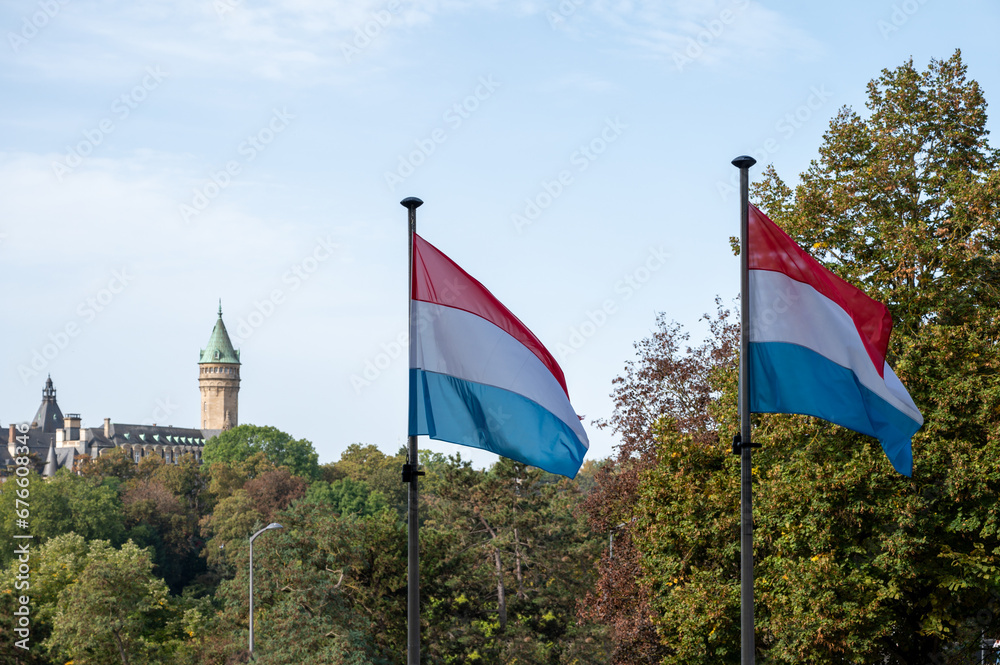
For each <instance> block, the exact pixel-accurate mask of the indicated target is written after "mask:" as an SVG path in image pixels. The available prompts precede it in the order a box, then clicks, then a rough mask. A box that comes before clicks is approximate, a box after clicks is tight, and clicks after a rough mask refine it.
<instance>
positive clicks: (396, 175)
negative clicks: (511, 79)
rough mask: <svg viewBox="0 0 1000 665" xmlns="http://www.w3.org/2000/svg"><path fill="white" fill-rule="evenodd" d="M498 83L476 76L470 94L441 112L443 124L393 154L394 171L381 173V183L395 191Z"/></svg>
mask: <svg viewBox="0 0 1000 665" xmlns="http://www.w3.org/2000/svg"><path fill="white" fill-rule="evenodd" d="M499 87H500V84H499V83H498V82H496V81H494V80H493V75H492V74H489V75H486V76H480V77H479V81H478V85H477V86H476V87H475V88H474V89H473V90H472V92H471V93H469V94H468V95H466V96H465V97H464V98H463V99H461V100H460V101H457V102H455V103H454V104H452V105H451V106H450V107H448V109H447V110H445V112H444V113H443V114H442V115H441V119H442V120H443V121H444V123H445V125H446V127H438V128H437V129H434V130H432V131H431V132H430V133H429V134H428V135H427V136H426V137H424V138H420V139H415V140H414V141H413V144H414V146H415V147H414V149H413V150H411V151H409V152H408V153H406V154H399V155H398V156H397V165H396V169H395V170H394V171H386V172H385V173H384V174H383V177H384V178H385V184H386V185H388V186H389V191H391V192H394V191H396V187H398V186H399V185H400V184H402V182H403V181H404V180H406V179H407V178H409V177H410V176H411V175H413V174H414V173H416V170H417V169H418V168H420V167H421V166H422V165H423V164H424V163H425V162H426V161H427V158H428V157H430V156H431V155H433V154H434V152H435V151H436V150H437V148H438V146H439V145H441V144H443V143H444V142H445V141H447V140H448V132H454V131H455V130H457V129H458V128H459V127H461V126H462V125H463V124H464V123H465V121H466V120H468V119H469V118H470V117H472V114H473V113H475V112H476V111H477V110H479V107H480V105H481V104H482V103H483V102H485V101H486V100H487V99H489V98H490V97H492V96H493V93H494V92H496V90H497V88H499Z"/></svg>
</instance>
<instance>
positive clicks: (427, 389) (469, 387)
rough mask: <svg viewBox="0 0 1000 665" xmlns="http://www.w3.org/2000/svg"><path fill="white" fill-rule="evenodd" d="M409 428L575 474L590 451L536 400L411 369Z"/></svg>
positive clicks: (550, 468)
mask: <svg viewBox="0 0 1000 665" xmlns="http://www.w3.org/2000/svg"><path fill="white" fill-rule="evenodd" d="M409 429H410V432H409V434H410V436H417V435H427V436H430V437H431V438H434V439H440V440H443V441H451V442H452V443H458V444H461V445H465V446H472V447H473V448H482V449H483V450H489V451H491V452H494V453H496V454H497V455H501V456H503V457H509V458H511V459H515V460H517V461H519V462H524V463H525V464H531V465H532V466H537V467H538V468H540V469H544V470H545V471H548V472H550V473H558V474H560V475H563V476H567V477H569V478H573V477H574V476H576V473H577V471H579V469H580V465H581V464H582V463H583V456H584V454H585V453H586V452H587V447H586V446H584V445H583V444H582V443H580V440H579V439H578V438H577V436H576V434H575V433H574V432H573V430H572V429H570V428H569V426H567V425H566V423H564V422H563V421H561V420H560V419H559V418H557V417H556V416H554V415H552V413H550V412H549V411H547V410H546V409H544V408H542V407H541V406H539V405H538V404H537V403H536V402H533V401H532V400H530V399H527V398H525V397H522V396H521V395H518V394H517V393H513V392H511V391H509V390H504V389H503V388H496V387H494V386H488V385H484V384H481V383H475V382H472V381H466V380H463V379H458V378H455V377H453V376H447V375H444V374H438V373H436V372H426V371H424V370H421V369H417V368H412V369H410V425H409Z"/></svg>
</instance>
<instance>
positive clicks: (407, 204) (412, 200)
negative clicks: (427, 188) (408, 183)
mask: <svg viewBox="0 0 1000 665" xmlns="http://www.w3.org/2000/svg"><path fill="white" fill-rule="evenodd" d="M423 204H424V202H423V201H421V200H420V199H418V198H417V197H415V196H408V197H406V198H405V199H403V200H402V201H400V202H399V205H401V206H403V207H404V208H406V209H407V210H416V209H417V208H419V207H420V206H422V205H423Z"/></svg>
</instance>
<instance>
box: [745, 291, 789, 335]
mask: <svg viewBox="0 0 1000 665" xmlns="http://www.w3.org/2000/svg"><path fill="white" fill-rule="evenodd" d="M751 292H753V291H751ZM800 299H801V298H800V296H799V294H798V293H796V292H795V289H793V288H792V287H791V286H786V287H785V288H784V289H783V290H781V291H777V292H771V293H769V295H768V296H767V297H766V298H765V299H764V300H762V301H758V300H757V299H755V301H754V302H753V303H752V304H751V307H750V339H751V340H753V341H766V340H769V339H772V335H771V333H772V331H773V330H775V328H776V326H775V324H776V323H777V322H778V320H779V319H781V318H782V317H783V316H785V315H788V314H789V312H790V311H791V310H792V309H793V308H794V307H795V304H796V303H797V302H798V301H799V300H800Z"/></svg>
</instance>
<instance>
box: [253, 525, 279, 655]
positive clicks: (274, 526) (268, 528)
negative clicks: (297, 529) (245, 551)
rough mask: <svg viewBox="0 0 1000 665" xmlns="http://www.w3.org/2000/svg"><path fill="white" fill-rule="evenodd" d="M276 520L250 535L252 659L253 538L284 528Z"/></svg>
mask: <svg viewBox="0 0 1000 665" xmlns="http://www.w3.org/2000/svg"><path fill="white" fill-rule="evenodd" d="M284 528H285V527H283V526H281V525H280V524H278V523H277V522H271V523H270V524H268V525H267V526H266V527H264V528H263V529H261V530H260V531H258V532H257V533H255V534H254V535H252V536H250V658H251V659H253V539H254V538H256V537H257V536H259V535H260V534H262V533H264V532H265V531H270V530H271V529H284Z"/></svg>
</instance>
